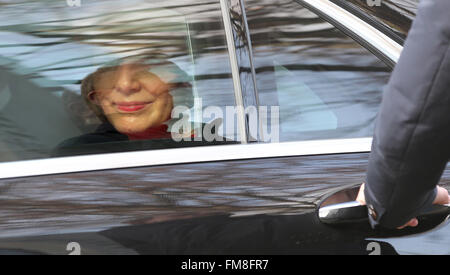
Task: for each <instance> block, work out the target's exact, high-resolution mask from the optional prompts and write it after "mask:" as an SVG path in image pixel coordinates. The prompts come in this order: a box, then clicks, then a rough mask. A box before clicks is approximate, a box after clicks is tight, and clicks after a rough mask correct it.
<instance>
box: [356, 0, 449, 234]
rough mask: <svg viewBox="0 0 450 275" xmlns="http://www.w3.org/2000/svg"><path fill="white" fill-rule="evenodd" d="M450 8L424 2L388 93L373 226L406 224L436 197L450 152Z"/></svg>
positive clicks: (373, 184) (370, 175) (372, 187)
mask: <svg viewBox="0 0 450 275" xmlns="http://www.w3.org/2000/svg"><path fill="white" fill-rule="evenodd" d="M449 11H450V1H449V0H422V1H421V3H420V5H419V10H418V14H417V17H416V19H415V21H414V23H413V25H412V28H411V30H410V33H409V35H408V38H407V40H406V42H405V46H404V49H403V52H402V55H401V57H400V60H399V62H398V63H397V66H396V67H395V69H394V71H393V74H392V77H391V79H390V81H389V84H388V86H387V88H386V90H385V93H384V95H383V101H382V105H381V109H380V112H379V114H378V118H377V122H376V126H375V133H374V140H373V144H372V152H371V155H370V160H369V167H368V171H367V177H366V188H365V197H366V202H367V205H368V207H369V213H370V215H369V216H370V217H369V219H370V221H371V224H372V226H373V227H376V226H382V227H387V228H395V227H398V226H401V225H403V224H405V223H407V222H408V221H409V220H410V219H411V218H413V217H415V216H417V215H418V214H419V213H420V212H421V211H422V210H424V209H425V208H426V207H429V206H430V205H431V204H432V202H433V200H434V199H435V197H436V185H437V184H438V182H439V179H440V177H441V176H442V173H443V171H444V169H445V167H446V165H447V162H448V160H449V156H450V48H449V45H450V44H449V43H450V14H449Z"/></svg>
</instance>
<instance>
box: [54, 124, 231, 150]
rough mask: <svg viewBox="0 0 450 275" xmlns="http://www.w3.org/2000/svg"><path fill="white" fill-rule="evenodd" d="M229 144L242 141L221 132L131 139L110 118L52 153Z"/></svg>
mask: <svg viewBox="0 0 450 275" xmlns="http://www.w3.org/2000/svg"><path fill="white" fill-rule="evenodd" d="M206 127H209V128H208V129H207V130H208V132H209V133H213V134H214V135H216V129H215V127H214V126H211V124H202V131H204V130H205V128H206ZM226 144H238V142H236V141H232V140H228V139H226V138H223V137H220V136H217V137H216V138H215V139H214V140H212V141H208V140H206V139H205V137H204V136H203V135H202V138H201V139H200V140H198V138H194V137H192V138H191V139H188V140H181V141H175V140H174V139H173V138H172V137H171V136H166V137H161V138H152V139H147V140H129V138H128V136H126V135H124V134H121V133H119V132H118V131H117V130H116V129H115V128H114V126H112V125H111V124H110V123H107V122H106V123H103V124H101V125H100V126H99V127H98V128H97V129H96V131H95V132H93V133H88V134H84V135H81V136H78V137H74V138H71V139H68V140H65V141H64V142H62V143H61V144H59V145H58V146H57V147H56V148H55V149H54V150H53V152H52V156H53V157H64V156H76V155H89V154H104V153H116V152H128V151H142V150H157V149H169V148H183V147H193V146H210V145H226Z"/></svg>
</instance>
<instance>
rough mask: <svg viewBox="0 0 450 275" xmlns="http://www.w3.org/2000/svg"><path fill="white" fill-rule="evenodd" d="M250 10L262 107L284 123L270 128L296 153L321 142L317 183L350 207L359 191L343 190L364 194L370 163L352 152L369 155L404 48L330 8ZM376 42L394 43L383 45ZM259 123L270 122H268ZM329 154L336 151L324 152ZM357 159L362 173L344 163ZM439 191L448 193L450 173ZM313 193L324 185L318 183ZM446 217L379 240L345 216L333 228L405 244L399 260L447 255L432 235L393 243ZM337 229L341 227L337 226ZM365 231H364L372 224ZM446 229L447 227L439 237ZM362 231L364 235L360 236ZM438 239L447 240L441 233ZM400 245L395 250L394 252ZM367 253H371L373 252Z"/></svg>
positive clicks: (254, 4) (266, 5)
mask: <svg viewBox="0 0 450 275" xmlns="http://www.w3.org/2000/svg"><path fill="white" fill-rule="evenodd" d="M245 6H246V11H247V13H246V18H247V22H248V28H249V32H250V35H249V37H250V39H251V45H252V49H251V51H252V53H251V56H252V62H253V64H254V66H255V69H254V75H255V79H256V85H255V86H256V91H257V94H258V96H259V98H258V100H259V104H260V106H267V105H276V106H278V108H279V119H278V120H277V121H275V122H269V123H267V124H270V126H271V128H272V129H273V128H274V127H275V128H276V129H278V131H275V132H278V133H279V137H278V138H279V140H280V141H281V142H297V144H296V145H294V144H295V143H292V146H293V147H294V146H302V145H305V146H307V145H306V144H308V143H305V142H304V141H314V142H317V143H316V144H320V143H321V142H323V146H322V148H321V149H322V150H318V151H317V155H321V158H322V159H321V163H322V164H323V167H321V168H319V169H321V170H322V173H323V174H322V177H323V178H322V177H321V178H320V180H321V181H323V182H322V184H325V183H328V184H329V187H330V190H329V191H324V193H328V196H329V197H328V199H330V200H333V199H337V200H339V199H340V198H339V196H342V195H343V194H344V193H347V194H348V193H349V192H350V190H352V192H353V193H352V196H353V197H352V198H351V199H349V198H346V199H347V201H348V200H354V199H355V198H356V196H355V195H356V194H355V192H354V191H355V190H357V189H355V188H353V189H352V187H349V186H346V185H348V184H350V186H351V185H352V183H353V184H354V185H353V186H359V185H360V183H362V182H363V181H364V179H365V175H364V172H365V169H366V167H365V165H366V164H367V157H368V154H362V153H358V154H354V152H356V151H357V150H361V151H360V152H369V151H370V143H371V141H370V137H371V136H372V133H373V127H374V122H375V119H376V114H377V111H378V106H379V104H380V102H381V97H382V93H383V89H384V87H385V85H386V84H387V82H388V80H389V75H390V72H391V69H392V68H393V66H394V65H395V62H396V60H397V59H398V56H399V54H400V51H401V48H399V45H398V44H397V42H395V41H393V40H390V39H388V38H387V37H385V35H384V34H382V33H379V32H377V31H372V30H370V29H366V28H372V26H369V25H368V24H367V23H364V22H362V21H360V20H358V19H355V18H354V19H355V21H353V20H352V19H351V18H350V17H353V16H356V15H353V14H349V13H347V12H346V11H342V10H341V9H340V8H339V7H337V6H335V5H334V4H333V3H330V2H328V1H289V0H286V1H268V2H261V1H248V0H247V1H245ZM373 28H375V27H373ZM377 36H378V38H381V39H382V40H384V41H389V42H388V43H386V44H383V43H380V41H377V40H378V38H377ZM393 49H396V50H393ZM262 119H263V120H264V121H266V120H265V118H262ZM276 123H277V124H276ZM262 124H263V125H264V123H262ZM366 138H369V140H367V139H366ZM260 141H262V142H270V141H271V140H270V139H268V140H267V136H266V137H264V136H260ZM366 141H367V142H369V143H368V144H367V147H366V149H363V148H361V147H359V145H360V144H362V143H364V142H366ZM272 142H273V141H272ZM334 142H336V143H335V144H334ZM328 146H329V147H328ZM358 147H359V149H357V148H358ZM325 148H332V149H330V151H329V152H325V150H326V149H325ZM339 150H340V151H339ZM346 153H347V154H346ZM311 154H314V153H312V152H311ZM327 157H328V158H329V159H334V158H342V164H343V165H344V166H346V167H347V168H348V169H344V170H338V171H335V170H333V171H330V170H328V167H327V163H326V162H324V161H323V159H324V158H325V159H326V158H327ZM353 157H355V158H357V159H358V165H361V166H359V167H360V168H361V170H359V171H357V170H353V169H354V168H356V167H358V165H356V163H353V164H351V163H348V162H347V161H346V160H348V159H347V158H349V159H352V158H353ZM319 159H320V158H318V160H319ZM353 160H355V159H353ZM317 166H318V167H320V166H321V164H319V163H318V164H317ZM297 169H298V170H297V171H298V173H299V174H300V173H307V174H308V173H309V171H308V172H305V171H304V170H302V166H301V165H299V166H298V168H297ZM281 177H282V176H281V175H280V178H281ZM353 177H354V178H353ZM325 178H326V179H325ZM358 183H359V184H358ZM301 184H302V183H299V185H301ZM441 184H442V185H444V186H446V187H447V186H448V168H447V172H446V173H444V176H443V178H442V180H441ZM314 186H320V184H319V183H316V184H314ZM331 186H332V187H331ZM339 186H342V189H341V191H340V192H336V191H333V189H334V188H338V187H339ZM342 190H343V191H342ZM350 193H351V192H350ZM324 197H327V196H324ZM324 199H325V198H324ZM344 201H345V200H344ZM321 203H324V204H323V205H325V203H329V201H328V202H327V201H326V199H325V201H322V202H319V203H318V204H319V205H320V204H321ZM335 203H336V202H335ZM343 207H344V206H343ZM441 210H442V212H440V213H435V214H436V215H435V216H433V217H432V216H431V215H425V216H423V217H421V218H422V225H421V226H422V227H421V228H415V229H408V230H404V231H403V232H400V231H398V232H396V231H394V232H375V231H373V230H370V229H368V230H367V229H361V228H360V230H361V231H358V232H359V234H357V233H355V232H354V231H353V230H355V229H356V228H358V226H360V225H361V224H359V222H357V220H355V222H354V223H349V224H348V223H346V222H345V218H346V217H345V215H344V214H348V213H345V211H344V213H342V219H341V221H340V224H339V225H336V224H335V225H330V226H332V227H333V228H335V229H336V228H339V226H343V225H342V224H344V223H345V226H344V228H339V232H342V233H344V232H346V233H350V232H352V233H353V234H355V235H359V237H361V236H365V237H363V239H366V240H369V239H371V238H370V236H371V235H374V234H375V235H377V234H379V237H380V236H383V237H384V238H378V240H382V241H385V243H390V244H392V245H394V244H395V245H396V244H399V243H401V244H402V247H401V248H400V247H399V248H398V249H397V250H400V251H401V252H402V253H448V251H447V249H446V248H445V247H444V246H441V245H440V244H439V243H437V242H433V241H429V240H431V239H433V237H431V236H433V234H437V233H433V232H434V231H433V232H431V233H428V234H423V235H421V234H419V235H418V236H420V237H417V238H415V237H409V238H407V237H404V238H399V239H397V238H394V236H395V237H398V236H399V235H404V236H407V235H411V234H418V233H420V232H424V231H427V230H430V229H433V228H435V227H436V226H438V225H440V224H441V223H442V222H444V221H445V220H446V218H447V216H448V214H449V212H448V208H442V209H441ZM438 212H439V211H438ZM363 214H364V213H363ZM334 222H336V223H339V220H337V221H333V223H334ZM363 223H365V224H367V221H364V222H363ZM445 228H446V227H445V226H444V229H440V230H441V231H439V232H442V230H445ZM364 230H367V231H366V232H365V233H363V231H364ZM439 234H440V235H439V236H442V233H439ZM386 237H391V238H389V239H386ZM373 239H375V238H373ZM428 241H429V242H432V243H433V245H429V247H430V248H429V250H427V251H426V252H425V251H422V252H420V250H418V249H415V248H417V247H422V244H423V243H424V242H428ZM408 242H409V244H408V245H406V244H407V243H408ZM344 243H345V242H344ZM380 243H382V242H380ZM347 244H348V242H347ZM361 244H362V243H361ZM378 245H379V244H378ZM395 245H394V248H397V247H395ZM424 246H425V245H424ZM431 247H432V248H431ZM360 248H361V251H362V250H363V249H368V247H365V248H364V247H363V245H362V246H361V247H360ZM391 248H392V247H391ZM344 250H345V249H342V251H339V252H343V251H344ZM392 251H394V250H389V249H384V251H383V249H382V250H381V253H391V252H392ZM369 252H372V250H371V249H369V251H368V253H369ZM378 252H380V250H378Z"/></svg>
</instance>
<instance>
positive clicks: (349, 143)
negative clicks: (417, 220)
mask: <svg viewBox="0 0 450 275" xmlns="http://www.w3.org/2000/svg"><path fill="white" fill-rule="evenodd" d="M371 145H372V138H354V139H333V140H313V141H296V142H283V143H258V144H257V143H251V144H245V145H244V144H236V145H224V146H220V148H218V147H217V146H204V147H203V146H202V147H188V148H177V149H161V150H152V151H138V152H123V153H108V154H97V155H84V156H73V157H61V158H49V159H39V160H25V161H16V162H6V163H0V179H9V178H18V177H29V176H42V175H54V174H63V173H76V172H89V171H98V170H109V169H119V168H132V167H145V166H157V165H171V164H186V163H201V162H212V161H228V160H243V159H262V158H274V157H292V156H310V155H326V154H340V153H365V152H370V148H371Z"/></svg>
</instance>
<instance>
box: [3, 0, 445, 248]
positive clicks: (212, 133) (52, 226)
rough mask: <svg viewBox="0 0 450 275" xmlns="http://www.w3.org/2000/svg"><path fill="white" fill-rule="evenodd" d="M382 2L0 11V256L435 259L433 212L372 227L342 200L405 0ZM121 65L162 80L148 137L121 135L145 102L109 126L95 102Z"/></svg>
mask: <svg viewBox="0 0 450 275" xmlns="http://www.w3.org/2000/svg"><path fill="white" fill-rule="evenodd" d="M380 5H381V6H369V5H368V4H367V1H357V0H355V1H339V0H334V1H327V0H296V1H294V0H246V1H243V0H216V1H203V0H173V1H153V0H151V1H143V0H130V1H119V0H118V1H115V0H114V1H113V0H108V1H106V0H98V1H84V0H81V1H63V0H51V1H34V0H27V1H21V2H17V3H14V2H7V3H6V2H5V3H2V4H1V6H2V8H1V10H0V18H1V21H0V22H1V23H0V36H1V40H0V41H1V42H0V45H1V47H0V203H1V207H0V253H1V254H206V255H217V254H228V255H229V254H241V255H242V254H248V255H256V254H257V255H264V254H266V255H267V254H271V255H272V254H365V255H367V254H373V253H375V254H397V253H404V254H416V253H423V254H446V253H448V252H449V251H448V249H449V247H450V246H449V245H448V244H449V242H450V234H449V233H450V232H449V230H450V227H449V226H448V224H447V216H448V214H449V211H448V208H447V207H440V208H436V209H431V210H430V211H429V212H427V213H424V214H423V216H421V217H419V219H420V222H419V226H418V227H416V228H407V229H404V230H393V231H387V230H384V231H383V230H382V231H380V230H373V229H371V228H370V226H369V223H368V221H367V217H366V216H367V210H366V209H365V207H364V206H358V205H355V204H354V203H352V201H354V200H355V192H356V190H357V188H358V187H359V185H360V184H361V183H362V181H363V180H364V176H365V171H366V168H367V162H368V156H369V152H370V146H371V142H372V138H371V137H372V134H373V128H374V120H375V118H376V114H377V111H378V107H379V105H380V102H381V98H382V94H383V89H384V87H385V86H386V84H387V82H388V80H389V77H390V74H391V71H392V69H393V67H394V66H395V63H396V61H397V60H398V58H399V56H400V53H401V50H402V44H403V42H404V39H405V38H406V36H407V32H408V29H409V27H410V25H411V20H412V19H413V18H414V14H415V9H416V6H417V1H409V0H402V1H387V0H384V1H382V2H381V3H380ZM128 73H129V74H128ZM124 75H125V76H126V77H129V78H126V79H128V80H130V81H131V82H130V81H129V82H127V83H128V84H130V83H131V84H136V85H137V86H133V87H132V85H131V84H130V86H127V87H125V88H123V87H122V88H123V89H122V90H120V91H121V92H122V93H121V94H120V95H122V96H123V98H125V97H127V96H130V94H134V95H138V94H139V93H140V91H141V90H142V89H144V88H146V87H147V86H145V85H147V84H149V83H150V82H145V81H147V78H145V77H148V79H150V78H153V79H158V81H159V82H158V83H165V84H167V85H162V84H161V86H158V87H163V88H164V90H161V91H162V92H161V93H163V92H164V93H169V94H170V97H168V100H170V101H171V102H172V104H173V107H174V109H173V110H172V112H171V117H170V123H166V122H164V123H163V124H161V125H160V126H161V127H162V128H161V127H160V126H158V127H159V128H158V131H157V132H152V133H151V135H147V136H146V137H149V136H150V137H151V138H143V139H142V138H139V137H138V136H136V135H135V136H133V135H131V134H124V131H123V130H122V129H124V128H127V127H128V128H130V127H131V126H130V125H132V124H133V119H132V118H136V117H138V115H137V114H140V112H143V110H147V109H149V108H156V107H155V106H157V105H156V102H157V101H156V100H157V99H155V98H153V99H151V100H150V101H149V102H151V103H148V102H144V103H145V104H144V103H140V102H138V103H136V101H134V102H131V101H128V102H117V101H111V102H112V103H111V104H110V105H108V106H109V107H111V108H116V109H117V110H118V111H117V114H121V115H123V114H126V115H127V118H128V120H127V122H126V123H124V124H120V123H119V122H117V123H116V121H115V117H113V115H115V114H116V113H114V114H111V113H108V112H106V111H105V110H106V107H105V106H106V105H107V103H104V102H103V101H102V100H103V99H104V98H103V97H101V98H100V99H99V98H95V97H94V96H93V95H95V93H94V92H98V91H100V90H102V88H104V90H105V91H108V92H111V93H112V92H116V90H119V88H117V87H116V86H117V85H116V84H117V83H119V82H120V81H121V80H123V79H122V78H121V77H122V76H124ZM89 76H90V78H89ZM89 79H91V80H92V81H93V82H89V81H90V80H89ZM96 81H97V82H96ZM100 81H102V82H101V83H102V84H103V86H101V85H100V84H99V83H100ZM125 82H126V81H125ZM125 82H124V83H125ZM115 85H116V86H115ZM149 85H150V84H149ZM100 86H101V87H100ZM150 86H151V85H150ZM148 89H149V90H151V88H148ZM91 90H92V91H91ZM152 93H153V92H151V93H150V94H152ZM155 94H157V93H156V92H155ZM101 95H102V96H105V95H106V92H105V93H104V94H101ZM145 95H146V94H143V96H145ZM158 95H159V94H158ZM105 98H106V96H105ZM106 101H107V100H106V99H105V102H106ZM141 101H143V99H141ZM105 104H106V105H105ZM99 108H100V109H99ZM146 108H147V109H146ZM99 110H100V112H102V111H103V112H104V113H103V114H100V115H99V113H98V112H99ZM174 110H175V111H174ZM127 123H128V124H127ZM133 127H134V126H133ZM130 131H131V130H130ZM441 184H442V185H443V186H445V187H449V186H448V185H449V184H450V169H448V168H447V170H446V171H445V173H444V175H443V178H442V181H441Z"/></svg>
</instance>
